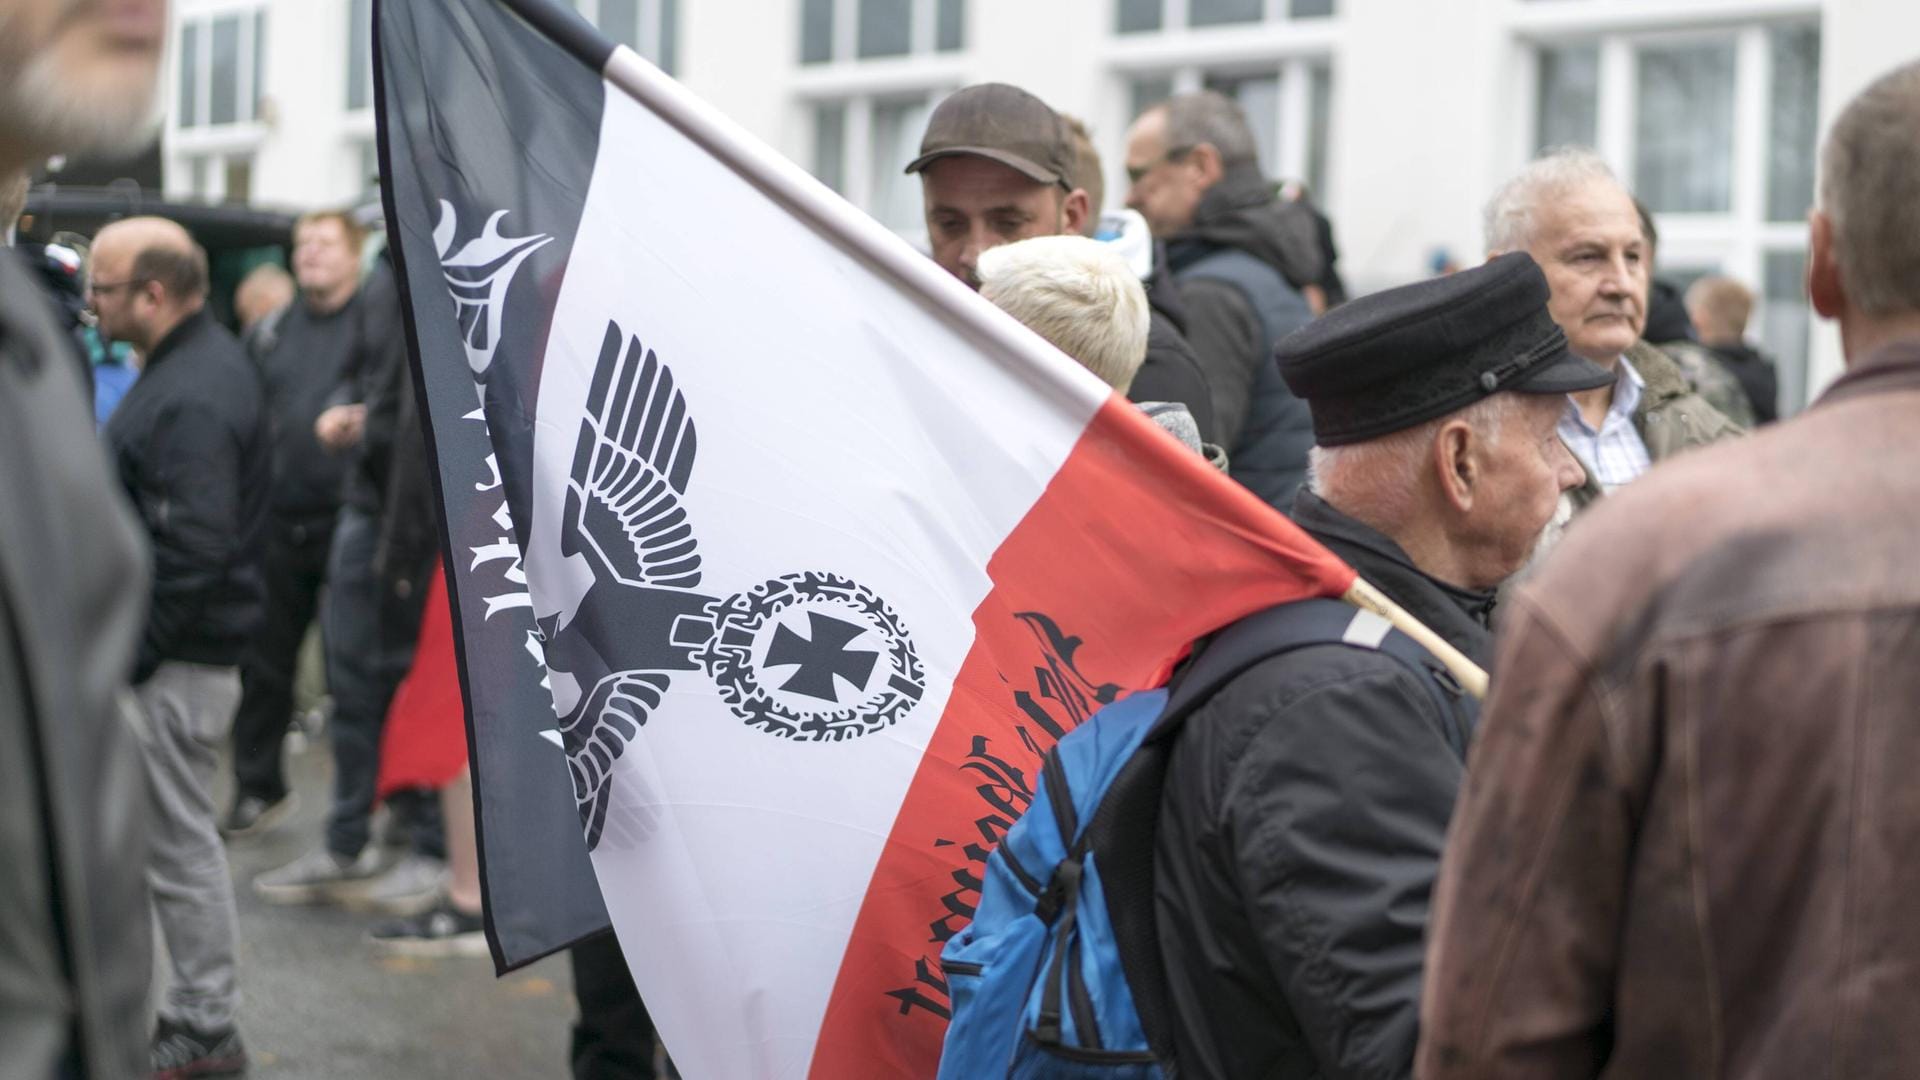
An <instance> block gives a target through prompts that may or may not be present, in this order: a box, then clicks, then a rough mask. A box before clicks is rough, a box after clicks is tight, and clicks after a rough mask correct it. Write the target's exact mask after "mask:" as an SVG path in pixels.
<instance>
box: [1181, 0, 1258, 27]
mask: <svg viewBox="0 0 1920 1080" xmlns="http://www.w3.org/2000/svg"><path fill="white" fill-rule="evenodd" d="M1265 6H1266V5H1265V0H1188V2H1187V25H1188V26H1223V25H1225V24H1227V23H1250V22H1259V21H1260V17H1261V16H1262V15H1263V14H1265V12H1263V11H1262V10H1261V9H1262V8H1263V7H1265Z"/></svg>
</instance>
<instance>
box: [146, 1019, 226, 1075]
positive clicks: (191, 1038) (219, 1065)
mask: <svg viewBox="0 0 1920 1080" xmlns="http://www.w3.org/2000/svg"><path fill="white" fill-rule="evenodd" d="M152 1060H153V1074H152V1080H188V1078H189V1077H201V1076H238V1075H240V1074H241V1073H243V1072H246V1071H247V1050H246V1047H244V1046H241V1045H240V1032H239V1031H238V1030H237V1029H234V1028H227V1029H226V1030H225V1031H198V1030H195V1029H194V1028H190V1027H186V1026H185V1025H182V1024H176V1023H174V1022H173V1021H171V1020H168V1019H166V1018H165V1017H162V1018H161V1020H160V1024H159V1026H158V1027H157V1028H156V1029H155V1030H154V1033H153V1058H152Z"/></svg>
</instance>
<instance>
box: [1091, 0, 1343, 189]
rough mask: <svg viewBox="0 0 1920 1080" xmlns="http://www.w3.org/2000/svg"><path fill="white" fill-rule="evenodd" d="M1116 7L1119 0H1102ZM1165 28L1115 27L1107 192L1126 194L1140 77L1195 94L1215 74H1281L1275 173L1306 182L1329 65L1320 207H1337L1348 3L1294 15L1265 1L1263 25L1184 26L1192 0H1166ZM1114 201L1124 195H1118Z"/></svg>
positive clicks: (1106, 128)
mask: <svg viewBox="0 0 1920 1080" xmlns="http://www.w3.org/2000/svg"><path fill="white" fill-rule="evenodd" d="M1102 2H1103V3H1105V4H1107V5H1108V7H1109V9H1111V6H1112V3H1113V0H1102ZM1166 4H1167V8H1166V13H1165V20H1164V22H1163V26H1164V27H1165V28H1164V29H1162V30H1158V31H1148V32H1135V33H1127V34H1122V33H1120V32H1118V30H1117V29H1113V28H1112V26H1111V24H1110V27H1109V33H1108V39H1107V42H1108V43H1107V65H1106V66H1107V70H1108V75H1109V85H1108V88H1107V89H1108V92H1107V93H1106V94H1105V95H1104V99H1105V101H1106V102H1107V115H1106V116H1104V117H1101V118H1099V119H1100V123H1099V128H1098V129H1099V131H1100V132H1101V133H1102V134H1103V136H1104V138H1103V139H1102V142H1104V143H1105V144H1106V145H1103V146H1101V147H1100V148H1099V149H1100V156H1101V159H1102V160H1103V161H1104V162H1105V163H1106V171H1107V177H1106V179H1107V190H1108V191H1110V192H1114V193H1116V195H1121V194H1124V193H1125V191H1126V190H1127V177H1126V130H1127V127H1128V125H1130V124H1132V123H1133V117H1132V116H1131V115H1129V114H1128V109H1130V108H1131V106H1132V95H1131V94H1129V93H1128V88H1129V87H1130V86H1131V84H1132V83H1134V82H1135V81H1137V80H1140V79H1152V78H1163V79H1169V80H1171V82H1172V87H1173V92H1174V93H1175V94H1185V93H1190V92H1192V91H1195V90H1199V89H1201V88H1203V87H1204V86H1205V83H1206V77H1207V76H1208V75H1210V74H1214V75H1227V76H1232V75H1266V74H1277V75H1278V76H1279V77H1280V104H1279V108H1278V109H1277V110H1275V112H1276V120H1277V123H1278V125H1279V130H1278V131H1273V132H1267V133H1265V134H1266V135H1268V136H1269V137H1270V138H1271V139H1272V140H1273V145H1274V147H1275V151H1276V154H1275V157H1276V160H1275V162H1274V164H1275V167H1276V169H1277V171H1278V172H1279V174H1280V175H1279V176H1278V177H1276V179H1288V180H1294V179H1299V180H1304V179H1306V178H1307V175H1308V156H1309V154H1310V151H1311V142H1312V108H1313V99H1312V93H1313V85H1312V83H1313V69H1314V68H1315V67H1320V66H1324V67H1326V68H1327V69H1328V70H1329V71H1330V72H1331V75H1332V81H1331V83H1330V85H1329V87H1328V93H1329V95H1331V97H1332V99H1333V100H1331V101H1329V103H1328V108H1329V117H1328V124H1327V132H1328V146H1327V150H1326V155H1327V156H1326V160H1324V161H1322V162H1321V166H1322V169H1323V171H1324V173H1325V175H1326V185H1325V186H1326V188H1327V189H1328V190H1327V191H1316V192H1314V193H1313V194H1314V199H1315V200H1316V202H1317V203H1318V205H1319V206H1320V208H1321V209H1322V210H1324V211H1326V212H1328V213H1336V212H1337V209H1336V208H1335V207H1332V206H1330V205H1329V204H1328V202H1327V200H1328V198H1329V196H1330V194H1331V193H1332V192H1335V191H1338V190H1339V187H1340V178H1339V176H1338V175H1337V174H1336V173H1337V170H1336V168H1335V157H1336V154H1335V152H1334V147H1333V142H1334V140H1335V139H1337V138H1338V137H1339V131H1340V122H1339V96H1340V93H1339V87H1340V71H1339V64H1338V55H1339V49H1340V43H1341V41H1342V40H1343V39H1344V36H1345V34H1344V21H1345V20H1344V15H1343V13H1344V11H1345V10H1346V4H1345V3H1343V2H1341V0H1335V3H1334V9H1333V14H1332V15H1331V16H1328V17H1317V16H1316V17H1314V18H1307V19H1295V18H1292V17H1291V16H1289V15H1288V14H1287V13H1286V12H1287V7H1288V2H1287V0H1266V9H1265V10H1266V16H1265V19H1264V21H1262V22H1259V23H1236V24H1234V25H1231V26H1207V27H1201V28H1199V29H1193V28H1191V27H1188V26H1186V25H1185V23H1186V14H1187V0H1166ZM1110 201H1115V202H1117V201H1118V198H1115V199H1112V200H1110Z"/></svg>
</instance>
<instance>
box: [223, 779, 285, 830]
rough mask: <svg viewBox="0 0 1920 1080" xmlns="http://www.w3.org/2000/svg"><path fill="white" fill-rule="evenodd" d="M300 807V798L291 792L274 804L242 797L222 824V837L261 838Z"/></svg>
mask: <svg viewBox="0 0 1920 1080" xmlns="http://www.w3.org/2000/svg"><path fill="white" fill-rule="evenodd" d="M299 805H300V797H299V796H297V795H295V794H294V793H293V792H291V791H289V792H287V793H286V794H285V795H282V796H280V798H279V799H277V800H275V801H272V802H269V801H268V800H266V799H263V798H261V797H260V796H258V795H242V796H240V797H239V798H237V799H235V800H233V809H232V810H229V811H227V819H226V820H225V821H223V822H221V823H220V835H222V836H224V837H226V838H227V839H229V840H245V839H247V838H248V837H253V836H259V835H260V834H261V833H264V832H266V831H267V830H269V829H271V828H273V827H274V826H276V825H278V824H280V823H281V822H283V821H285V820H287V815H288V814H291V813H293V811H294V810H295V809H296V808H297V807H299Z"/></svg>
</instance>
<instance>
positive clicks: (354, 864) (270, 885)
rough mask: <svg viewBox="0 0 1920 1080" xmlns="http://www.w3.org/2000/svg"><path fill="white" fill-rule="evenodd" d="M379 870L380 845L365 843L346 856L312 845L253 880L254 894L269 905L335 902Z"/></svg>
mask: <svg viewBox="0 0 1920 1080" xmlns="http://www.w3.org/2000/svg"><path fill="white" fill-rule="evenodd" d="M379 872H380V848H379V846H378V845H376V844H368V845H367V846H366V847H365V848H362V849H361V851H360V855H359V857H357V858H352V859H346V858H342V857H340V856H338V855H335V854H334V853H333V852H331V851H328V850H327V849H326V848H324V847H322V848H315V849H314V850H312V851H309V852H307V853H306V854H305V855H302V856H300V857H299V858H297V859H295V860H293V861H292V862H290V863H288V864H286V865H285V866H282V867H279V868H277V869H274V870H268V871H267V872H265V873H263V874H261V875H260V876H258V877H256V878H254V879H253V892H254V895H256V896H258V897H259V898H260V899H262V900H265V901H266V902H267V903H269V904H337V903H339V902H340V901H341V900H342V899H343V898H345V897H347V896H350V895H352V894H353V893H355V892H358V891H360V890H362V889H365V888H366V886H367V883H368V882H369V881H371V880H372V879H373V877H374V875H375V874H378V873H379Z"/></svg>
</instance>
